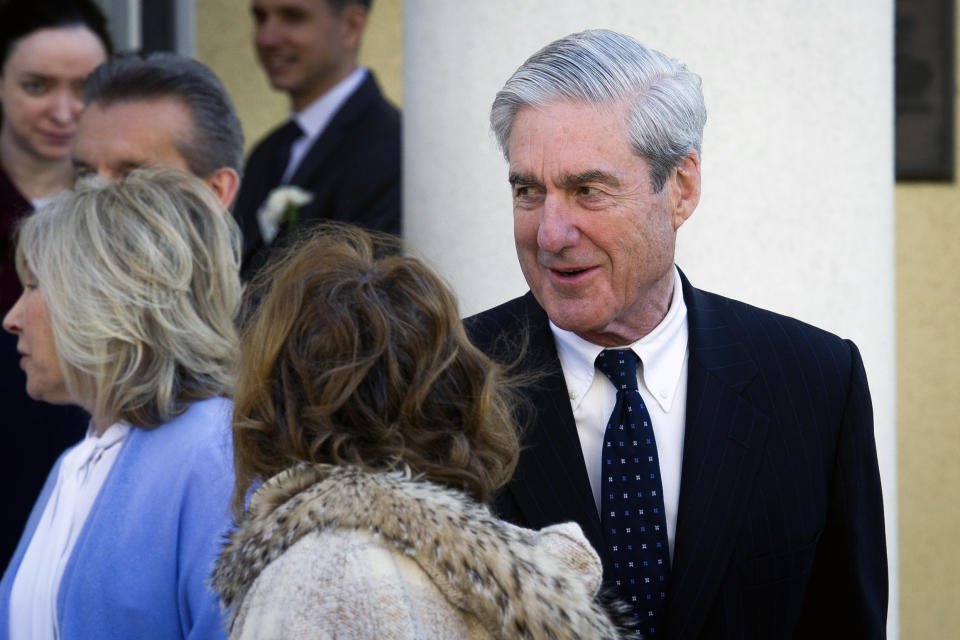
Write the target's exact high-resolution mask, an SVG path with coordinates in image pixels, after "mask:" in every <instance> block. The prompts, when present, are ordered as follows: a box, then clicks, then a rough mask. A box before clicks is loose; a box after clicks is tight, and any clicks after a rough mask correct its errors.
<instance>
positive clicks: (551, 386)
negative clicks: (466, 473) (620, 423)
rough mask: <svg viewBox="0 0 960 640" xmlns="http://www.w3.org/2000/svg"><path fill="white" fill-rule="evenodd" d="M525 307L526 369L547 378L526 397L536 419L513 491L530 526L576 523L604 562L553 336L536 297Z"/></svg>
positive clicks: (529, 423)
mask: <svg viewBox="0 0 960 640" xmlns="http://www.w3.org/2000/svg"><path fill="white" fill-rule="evenodd" d="M524 302H525V303H526V312H525V313H524V315H523V317H524V318H525V319H526V320H527V321H528V325H527V329H526V331H527V335H528V337H529V343H528V344H527V349H526V352H525V353H524V357H523V366H522V369H523V370H524V371H534V372H541V373H542V374H543V377H542V378H539V379H537V380H536V381H535V382H534V383H533V384H532V385H531V387H530V388H529V389H528V390H527V392H526V397H527V400H528V401H529V407H528V408H529V409H530V410H532V412H534V414H535V415H534V416H533V417H532V419H530V420H526V421H525V423H526V424H522V425H521V431H522V440H521V441H522V447H523V448H522V450H521V454H520V456H521V459H520V465H519V466H518V468H517V473H516V475H515V476H514V481H512V482H511V483H510V488H509V490H510V492H511V494H512V495H513V497H514V499H515V500H516V502H517V505H518V507H519V508H520V510H521V512H522V513H523V514H524V517H525V519H526V521H527V522H528V523H529V524H530V526H532V527H535V528H540V527H544V526H546V525H549V524H554V523H557V522H566V521H569V520H576V521H577V522H578V523H580V526H581V528H582V529H583V532H584V534H585V535H586V536H587V538H588V539H589V540H590V542H591V544H592V545H593V546H594V547H595V548H596V549H597V550H598V551H599V552H600V553H601V556H602V555H603V551H602V550H603V548H604V545H603V534H602V530H601V527H600V517H599V515H598V514H597V510H596V506H595V503H594V498H593V490H592V489H591V488H590V479H589V477H588V476H587V470H586V466H585V465H584V460H583V452H582V449H581V447H580V437H579V435H578V434H577V427H576V423H575V422H574V419H573V411H572V409H571V408H570V397H569V395H568V393H567V384H566V381H565V380H564V377H563V371H562V370H561V368H560V360H559V358H558V357H557V349H556V344H555V343H554V340H553V333H552V332H551V331H550V326H549V324H548V320H547V314H546V313H545V312H544V311H543V309H542V308H541V307H540V305H539V304H537V302H536V299H535V298H534V297H533V294H531V293H527V295H526V296H525V298H524ZM604 564H605V565H606V558H604ZM611 575H612V574H611Z"/></svg>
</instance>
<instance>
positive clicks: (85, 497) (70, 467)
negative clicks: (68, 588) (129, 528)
mask: <svg viewBox="0 0 960 640" xmlns="http://www.w3.org/2000/svg"><path fill="white" fill-rule="evenodd" d="M129 431H130V427H129V426H128V425H126V424H120V423H118V424H115V425H113V426H111V427H110V428H109V429H107V430H106V431H104V432H103V435H101V436H97V435H96V432H95V431H94V430H93V428H92V425H91V429H89V430H88V431H87V436H86V437H85V438H84V439H83V440H82V441H81V442H80V444H78V445H77V446H75V447H74V448H73V449H71V450H70V452H69V453H67V455H66V456H64V458H63V461H62V462H61V463H60V470H59V472H58V474H57V484H56V486H54V488H53V492H52V493H51V494H50V500H49V501H48V502H47V506H46V508H45V509H44V510H43V515H42V516H41V517H40V522H39V523H38V524H37V529H36V531H35V532H34V534H33V538H32V539H31V540H30V546H28V547H27V551H26V553H24V555H23V562H21V564H20V569H19V571H17V577H16V578H15V579H14V581H13V588H12V589H11V591H10V638H11V640H21V639H22V640H55V639H56V638H59V637H60V629H59V624H58V620H57V593H58V591H59V589H60V580H61V579H62V578H63V571H64V569H65V568H66V566H67V562H68V561H69V560H70V554H71V553H72V552H73V546H74V544H75V543H76V542H77V537H78V536H79V535H80V531H82V530H83V525H84V523H85V522H86V520H87V516H88V515H89V514H90V509H91V508H92V507H93V503H94V501H95V500H96V499H97V495H99V493H100V489H101V488H102V487H103V483H104V482H105V481H106V479H107V474H108V473H109V472H110V468H111V467H112V466H113V463H114V462H115V461H116V459H117V455H118V454H119V453H120V445H121V443H122V442H123V440H124V438H126V436H127V433H128V432H129Z"/></svg>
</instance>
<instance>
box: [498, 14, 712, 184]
mask: <svg viewBox="0 0 960 640" xmlns="http://www.w3.org/2000/svg"><path fill="white" fill-rule="evenodd" d="M557 100H572V101H583V102H587V103H589V104H594V105H604V104H610V103H616V102H620V101H626V102H627V103H629V104H630V111H629V115H628V123H627V129H628V135H629V137H630V145H631V147H632V148H633V150H634V152H635V153H636V154H637V155H638V156H640V157H641V158H643V159H644V160H646V161H647V162H648V163H649V164H650V171H651V181H652V182H653V186H654V188H655V189H656V190H657V191H660V190H661V189H662V188H663V185H664V182H665V181H666V179H667V174H668V173H669V172H670V170H671V169H673V168H674V167H677V166H679V165H680V164H681V162H682V161H683V159H684V158H685V157H686V156H687V155H688V154H689V153H690V152H691V151H696V152H697V154H698V155H699V154H700V146H701V141H702V139H703V126H704V124H705V123H706V120H707V110H706V107H705V106H704V104H703V94H702V93H701V91H700V76H698V75H697V74H695V73H693V72H692V71H690V70H689V69H687V67H686V65H684V64H682V63H680V62H677V61H676V60H673V59H671V58H669V57H667V56H665V55H664V54H662V53H660V52H659V51H655V50H653V49H649V48H647V47H645V46H644V45H643V44H641V43H640V42H638V41H637V40H635V39H634V38H631V37H630V36H628V35H624V34H622V33H617V32H615V31H609V30H606V29H596V30H591V31H582V32H580V33H573V34H570V35H568V36H566V37H564V38H560V39H559V40H556V41H554V42H551V43H550V44H548V45H547V46H545V47H544V48H543V49H541V50H540V51H538V52H536V53H535V54H533V55H532V56H530V58H528V59H527V61H526V62H524V63H523V64H522V65H520V68H519V69H517V70H516V71H515V72H514V74H513V75H512V76H510V79H509V80H507V82H506V84H504V85H503V88H502V89H501V90H500V91H499V92H498V93H497V97H496V98H495V99H494V101H493V106H492V108H491V109H490V127H491V128H492V129H493V133H494V135H495V136H496V138H497V143H498V144H499V145H500V149H501V151H503V155H504V157H506V158H507V160H509V142H510V130H511V128H512V127H513V121H514V118H515V117H516V115H517V112H518V111H520V109H521V108H523V107H526V106H531V107H543V106H546V105H548V104H549V103H551V102H554V101H557Z"/></svg>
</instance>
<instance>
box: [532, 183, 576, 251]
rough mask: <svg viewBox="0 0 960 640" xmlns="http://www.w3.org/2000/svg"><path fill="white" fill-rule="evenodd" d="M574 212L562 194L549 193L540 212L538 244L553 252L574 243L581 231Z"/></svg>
mask: <svg viewBox="0 0 960 640" xmlns="http://www.w3.org/2000/svg"><path fill="white" fill-rule="evenodd" d="M573 213H574V212H573V211H572V210H571V208H570V206H569V204H568V203H567V202H566V201H565V199H564V198H563V196H562V195H559V194H547V196H546V198H545V199H544V202H543V210H542V211H541V213H540V228H539V229H538V231H537V245H538V246H539V247H540V248H541V249H543V250H544V251H550V252H551V253H559V252H560V251H562V250H563V249H565V248H567V247H570V246H572V245H574V244H575V243H576V241H577V237H578V235H579V231H578V230H577V227H576V226H575V225H574V219H573Z"/></svg>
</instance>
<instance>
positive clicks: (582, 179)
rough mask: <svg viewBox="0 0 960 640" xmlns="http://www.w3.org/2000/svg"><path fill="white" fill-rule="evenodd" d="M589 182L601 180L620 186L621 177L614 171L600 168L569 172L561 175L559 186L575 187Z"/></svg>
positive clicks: (612, 185) (558, 181) (611, 185)
mask: <svg viewBox="0 0 960 640" xmlns="http://www.w3.org/2000/svg"><path fill="white" fill-rule="evenodd" d="M588 182H599V183H600V184H605V185H607V186H610V187H619V186H620V179H619V178H617V176H615V175H613V174H612V173H608V172H606V171H601V170H600V169H590V170H589V171H581V172H580V173H567V174H564V175H562V176H560V179H559V180H557V186H558V187H560V188H561V189H573V188H575V187H579V186H581V185H584V184H587V183H588Z"/></svg>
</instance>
